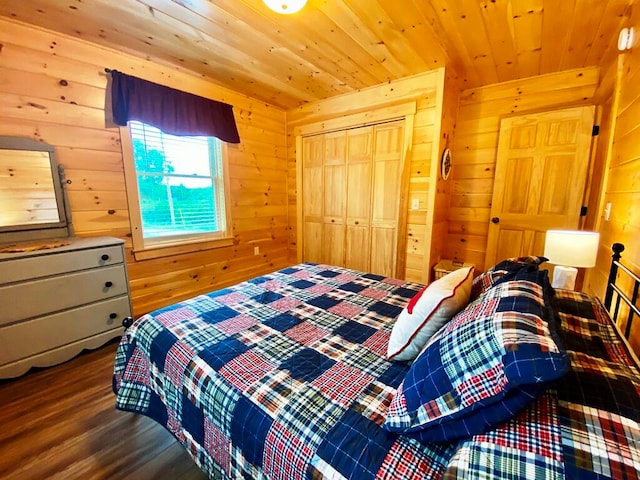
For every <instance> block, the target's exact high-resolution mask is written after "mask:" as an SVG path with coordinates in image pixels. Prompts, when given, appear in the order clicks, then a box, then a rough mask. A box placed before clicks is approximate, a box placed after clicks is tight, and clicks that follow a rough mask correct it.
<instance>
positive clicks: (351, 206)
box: [345, 126, 373, 272]
mask: <svg viewBox="0 0 640 480" xmlns="http://www.w3.org/2000/svg"><path fill="white" fill-rule="evenodd" d="M372 158H373V127H371V126H369V127H360V128H354V129H352V130H348V131H347V203H346V212H347V218H346V251H345V266H346V267H347V268H353V269H354V270H360V271H363V272H368V271H370V266H371V258H370V255H371V221H370V217H371V182H372V162H371V160H372Z"/></svg>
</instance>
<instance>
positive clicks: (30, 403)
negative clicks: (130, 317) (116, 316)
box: [0, 341, 206, 480]
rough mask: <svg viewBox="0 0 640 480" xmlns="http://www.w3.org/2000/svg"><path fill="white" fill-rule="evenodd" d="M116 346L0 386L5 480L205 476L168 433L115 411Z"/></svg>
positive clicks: (0, 456) (0, 465)
mask: <svg viewBox="0 0 640 480" xmlns="http://www.w3.org/2000/svg"><path fill="white" fill-rule="evenodd" d="M116 347H117V341H113V342H110V343H108V344H107V345H105V346H104V347H102V348H99V349H97V350H93V351H89V352H84V353H83V354H81V355H79V356H78V357H76V358H74V359H73V360H70V361H68V362H66V363H63V364H61V365H57V366H55V367H50V368H46V369H34V370H32V371H30V372H29V373H27V374H26V375H23V376H22V377H19V378H17V379H13V380H1V381H0V425H1V426H2V427H1V428H0V479H11V480H23V479H25V480H31V479H33V480H42V479H65V480H67V479H83V480H85V479H95V480H99V479H110V480H113V479H130V478H135V479H136V480H146V479H149V480H150V479H185V480H200V479H204V478H206V476H205V475H204V474H203V473H202V472H201V471H200V470H199V469H198V467H197V466H196V464H195V463H194V462H193V460H191V458H190V457H189V456H188V454H187V453H186V452H185V451H184V450H183V448H182V447H181V446H180V444H179V443H178V442H177V441H176V440H175V439H174V438H173V436H171V434H169V432H167V431H166V430H165V429H164V428H163V427H161V426H160V425H158V424H156V423H155V422H153V421H152V420H150V419H148V418H146V417H144V416H141V415H135V414H132V413H126V412H121V411H118V410H116V409H115V396H114V394H113V392H112V391H111V375H112V372H113V360H114V358H115V351H116Z"/></svg>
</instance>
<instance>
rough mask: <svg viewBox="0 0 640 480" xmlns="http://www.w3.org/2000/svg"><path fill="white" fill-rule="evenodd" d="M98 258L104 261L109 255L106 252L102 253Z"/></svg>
mask: <svg viewBox="0 0 640 480" xmlns="http://www.w3.org/2000/svg"><path fill="white" fill-rule="evenodd" d="M100 259H101V260H104V261H105V262H106V261H107V260H109V255H107V254H106V253H103V254H102V256H101V257H100Z"/></svg>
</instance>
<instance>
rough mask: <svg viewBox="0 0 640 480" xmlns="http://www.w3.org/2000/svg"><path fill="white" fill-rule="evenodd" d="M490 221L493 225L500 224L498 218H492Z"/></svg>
mask: <svg viewBox="0 0 640 480" xmlns="http://www.w3.org/2000/svg"><path fill="white" fill-rule="evenodd" d="M491 221H492V222H493V223H500V217H493V218H492V219H491Z"/></svg>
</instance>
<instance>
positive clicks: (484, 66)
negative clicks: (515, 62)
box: [431, 0, 498, 86]
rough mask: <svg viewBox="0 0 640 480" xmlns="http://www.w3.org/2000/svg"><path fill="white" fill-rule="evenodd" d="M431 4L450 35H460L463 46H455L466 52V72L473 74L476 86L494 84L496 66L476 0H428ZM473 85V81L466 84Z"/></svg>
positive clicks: (496, 76) (496, 75)
mask: <svg viewBox="0 0 640 480" xmlns="http://www.w3.org/2000/svg"><path fill="white" fill-rule="evenodd" d="M431 3H432V4H433V5H434V7H436V11H439V12H440V13H441V16H440V21H441V23H442V25H443V26H445V28H446V29H447V31H448V32H449V35H453V36H456V35H460V36H461V43H462V45H463V47H460V46H458V47H457V48H463V49H464V50H465V51H466V52H467V59H465V66H466V69H467V72H469V71H470V70H471V71H473V72H474V73H475V76H476V78H477V82H476V83H475V85H478V84H480V85H488V84H492V83H496V82H497V81H498V74H497V71H496V65H495V62H494V59H493V54H492V52H491V45H490V42H489V39H488V38H487V32H486V31H485V28H484V20H483V18H482V14H481V12H480V6H479V4H478V2H477V0H460V1H456V2H450V1H447V0H431ZM454 32H455V33H454ZM454 42H455V40H454ZM472 85H474V84H471V85H469V86H472Z"/></svg>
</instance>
